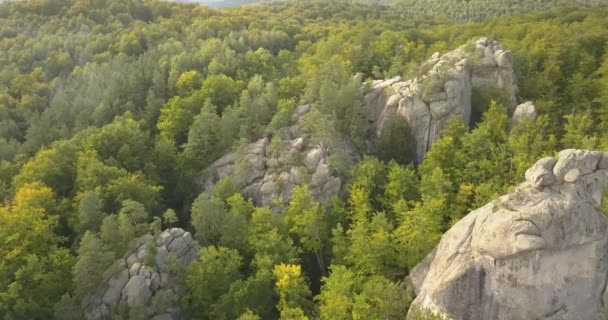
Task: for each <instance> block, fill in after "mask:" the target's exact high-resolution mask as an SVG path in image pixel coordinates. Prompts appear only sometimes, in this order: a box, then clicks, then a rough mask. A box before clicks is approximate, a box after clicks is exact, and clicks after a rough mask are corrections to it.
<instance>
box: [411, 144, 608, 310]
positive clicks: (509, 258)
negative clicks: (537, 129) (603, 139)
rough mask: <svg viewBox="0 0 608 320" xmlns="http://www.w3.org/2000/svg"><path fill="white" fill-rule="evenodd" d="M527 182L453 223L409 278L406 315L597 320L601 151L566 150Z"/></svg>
mask: <svg viewBox="0 0 608 320" xmlns="http://www.w3.org/2000/svg"><path fill="white" fill-rule="evenodd" d="M525 177H526V181H525V182H524V183H522V184H521V185H520V186H519V187H518V188H517V189H516V190H515V191H514V192H513V193H511V194H507V195H504V196H502V197H499V198H498V199H496V200H494V201H492V202H490V203H488V204H487V205H485V206H483V207H481V208H479V209H477V210H474V211H473V212H471V213H469V214H468V215H467V216H465V217H464V218H463V219H462V220H460V221H459V222H458V223H456V224H455V225H454V226H453V227H452V228H451V229H450V230H448V231H447V232H446V233H445V234H444V235H443V237H442V238H441V241H440V243H439V244H438V245H437V247H436V248H435V250H434V251H433V252H432V253H430V254H429V255H428V256H427V257H426V258H425V259H424V260H423V261H422V262H421V263H420V264H419V265H418V266H416V267H415V268H413V269H412V270H411V272H410V276H409V278H410V280H411V283H412V285H413V286H414V288H415V292H416V294H417V297H416V299H415V300H414V302H413V303H412V308H416V309H419V308H422V309H430V310H431V311H433V312H436V313H439V314H441V315H444V316H446V317H447V318H449V319H470V320H485V319H496V320H512V319H515V320H520V319H521V320H524V319H563V320H577V319H589V320H600V319H604V316H605V306H606V305H608V290H606V287H607V284H608V264H607V263H606V261H608V217H606V214H605V213H603V212H602V210H601V204H602V200H603V196H604V190H605V187H606V185H608V153H607V152H599V151H585V150H574V149H568V150H563V151H561V152H559V154H558V156H557V158H554V157H546V158H543V159H540V160H539V161H538V162H537V163H536V164H534V165H533V166H532V167H531V168H530V169H528V170H527V172H526V174H525ZM410 313H412V312H410ZM410 317H411V315H410Z"/></svg>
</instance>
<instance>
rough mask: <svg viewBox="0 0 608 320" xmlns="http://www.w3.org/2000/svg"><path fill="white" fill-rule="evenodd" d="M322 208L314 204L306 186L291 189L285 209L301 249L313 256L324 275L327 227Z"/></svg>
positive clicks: (316, 203)
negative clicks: (289, 198)
mask: <svg viewBox="0 0 608 320" xmlns="http://www.w3.org/2000/svg"><path fill="white" fill-rule="evenodd" d="M324 213H325V212H324V210H323V208H321V206H320V204H319V203H318V202H316V201H315V200H314V199H313V198H312V195H311V194H310V191H309V190H308V186H305V185H304V186H297V187H295V188H294V189H293V191H292V194H291V200H290V201H289V206H288V207H287V219H288V221H289V224H290V225H291V230H290V232H291V233H292V234H294V235H295V236H296V237H297V239H298V242H299V243H300V245H301V246H302V248H303V249H304V250H305V251H307V252H310V253H312V254H314V256H315V259H316V261H317V266H318V267H319V271H320V272H321V273H322V274H323V273H325V271H326V270H325V257H324V251H325V246H326V244H327V240H328V237H329V232H330V230H329V227H328V225H327V222H326V220H325V214H324Z"/></svg>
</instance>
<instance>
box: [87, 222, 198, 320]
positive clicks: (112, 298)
mask: <svg viewBox="0 0 608 320" xmlns="http://www.w3.org/2000/svg"><path fill="white" fill-rule="evenodd" d="M151 246H153V247H151ZM134 247H135V248H134V249H133V250H130V251H128V252H127V253H126V254H125V255H124V256H123V258H122V259H120V260H118V261H116V263H114V265H113V266H112V267H111V268H109V269H108V270H107V271H106V279H107V281H105V285H104V286H102V287H101V288H100V289H99V291H98V292H96V293H95V294H93V295H91V296H88V297H85V298H84V299H83V302H82V307H83V309H84V311H85V317H86V319H88V320H97V319H109V318H110V316H111V314H112V313H113V312H117V311H118V312H126V313H128V311H129V310H130V309H132V308H138V309H139V310H141V312H142V313H143V315H144V317H145V319H153V320H177V319H181V312H180V310H179V307H178V306H177V295H178V292H179V286H178V282H177V276H178V273H179V272H181V271H182V270H183V269H184V268H185V267H186V266H187V265H188V264H190V262H192V261H194V260H195V259H196V256H197V252H198V246H197V245H196V243H195V242H194V241H193V240H192V236H191V234H190V233H189V232H186V231H184V230H182V229H178V228H173V229H167V230H165V231H164V232H162V233H161V234H160V235H159V236H158V237H157V238H156V239H154V238H153V237H152V236H151V235H146V236H143V237H141V238H139V239H137V240H136V241H135V246H134ZM152 248H153V249H152ZM150 262H152V263H150ZM148 264H152V265H148ZM155 299H157V300H159V301H155Z"/></svg>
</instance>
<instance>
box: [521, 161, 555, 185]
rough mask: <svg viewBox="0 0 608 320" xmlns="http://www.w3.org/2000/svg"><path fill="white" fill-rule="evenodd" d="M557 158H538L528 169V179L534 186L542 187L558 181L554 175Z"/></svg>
mask: <svg viewBox="0 0 608 320" xmlns="http://www.w3.org/2000/svg"><path fill="white" fill-rule="evenodd" d="M554 166H555V159H554V158H553V157H546V158H543V159H540V160H538V161H537V162H536V163H535V164H534V165H533V166H532V167H531V168H530V169H528V170H526V181H528V183H530V184H531V185H532V186H533V187H534V188H537V189H542V188H544V187H546V186H549V185H552V184H554V183H555V182H556V179H555V176H554V175H553V167H554Z"/></svg>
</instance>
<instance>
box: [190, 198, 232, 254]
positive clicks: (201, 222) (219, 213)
mask: <svg viewBox="0 0 608 320" xmlns="http://www.w3.org/2000/svg"><path fill="white" fill-rule="evenodd" d="M191 218H192V220H191V223H192V226H193V227H194V230H195V231H196V233H195V234H194V238H195V239H196V240H198V241H199V243H200V244H201V245H203V246H208V245H214V244H219V241H220V236H221V231H220V228H221V227H222V225H223V224H224V221H225V219H226V209H225V207H224V203H223V202H222V201H221V200H219V199H217V198H215V197H212V196H210V195H209V194H206V193H202V194H201V195H199V196H198V197H197V198H196V200H194V203H193V204H192V210H191Z"/></svg>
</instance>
